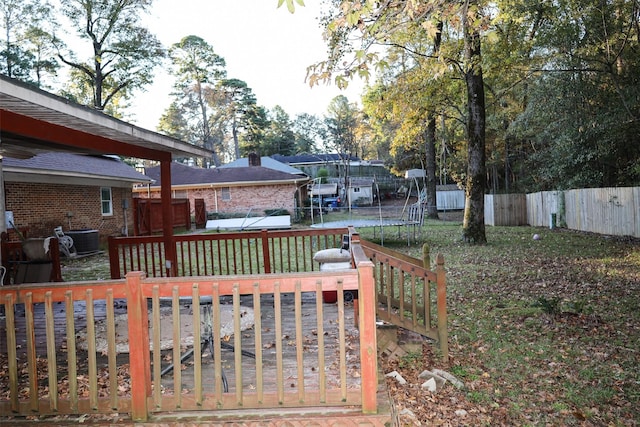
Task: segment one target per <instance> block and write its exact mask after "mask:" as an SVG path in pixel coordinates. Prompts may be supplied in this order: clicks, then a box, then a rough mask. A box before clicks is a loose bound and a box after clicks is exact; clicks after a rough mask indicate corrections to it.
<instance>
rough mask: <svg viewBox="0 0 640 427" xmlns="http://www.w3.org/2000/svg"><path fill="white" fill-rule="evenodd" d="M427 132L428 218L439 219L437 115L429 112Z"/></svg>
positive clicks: (425, 137)
mask: <svg viewBox="0 0 640 427" xmlns="http://www.w3.org/2000/svg"><path fill="white" fill-rule="evenodd" d="M427 120H428V121H427V129H426V132H425V136H424V139H425V151H426V163H427V164H426V168H427V188H426V203H427V206H426V207H427V218H431V219H438V203H437V196H436V194H437V193H436V167H437V166H436V116H435V114H433V113H429V114H428V116H427Z"/></svg>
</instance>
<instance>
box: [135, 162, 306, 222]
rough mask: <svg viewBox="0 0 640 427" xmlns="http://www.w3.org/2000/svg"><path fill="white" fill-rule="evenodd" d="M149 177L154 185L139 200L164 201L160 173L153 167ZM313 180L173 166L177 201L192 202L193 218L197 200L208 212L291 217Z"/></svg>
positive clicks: (247, 169)
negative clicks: (278, 213)
mask: <svg viewBox="0 0 640 427" xmlns="http://www.w3.org/2000/svg"><path fill="white" fill-rule="evenodd" d="M145 175H146V176H148V177H149V178H152V179H153V180H154V182H153V183H152V184H149V185H147V186H137V187H135V188H134V190H133V191H134V196H135V197H144V198H158V197H160V192H159V191H160V185H161V179H160V170H159V168H158V167H152V168H148V169H146V170H145ZM308 181H309V179H308V178H307V177H306V176H301V175H294V174H290V173H287V172H281V171H278V170H275V169H270V168H267V167H262V166H260V165H259V161H258V162H257V164H256V163H254V165H253V166H241V167H230V168H214V169H203V168H196V167H192V166H187V165H184V164H181V163H176V162H173V163H171V192H172V197H173V198H178V199H185V198H186V199H189V203H190V206H191V211H192V214H193V213H194V206H195V199H204V201H205V206H206V210H207V212H216V213H224V214H242V215H246V214H248V213H249V212H251V213H252V214H258V215H263V214H264V213H265V211H268V210H271V209H284V210H286V211H288V212H289V213H290V214H291V215H293V214H294V212H295V210H296V209H297V208H299V207H300V202H299V201H300V200H302V199H301V197H302V195H303V191H304V190H305V189H306V184H307V182H308Z"/></svg>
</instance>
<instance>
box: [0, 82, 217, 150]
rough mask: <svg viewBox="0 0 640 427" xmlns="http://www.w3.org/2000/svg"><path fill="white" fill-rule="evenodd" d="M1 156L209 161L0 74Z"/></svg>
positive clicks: (162, 137) (162, 138) (164, 139)
mask: <svg viewBox="0 0 640 427" xmlns="http://www.w3.org/2000/svg"><path fill="white" fill-rule="evenodd" d="M0 118H1V120H0V132H1V133H0V137H1V138H2V146H0V154H1V155H3V156H7V157H13V158H27V157H30V156H32V155H34V154H37V153H40V152H47V151H72V152H81V153H90V154H120V155H124V156H130V157H137V158H143V159H152V160H164V155H165V153H170V155H171V156H173V157H205V158H208V157H211V153H210V152H209V151H208V150H205V149H203V148H201V147H196V146H194V145H191V144H188V143H186V142H183V141H180V140H178V139H175V138H171V137H168V136H165V135H161V134H159V133H156V132H152V131H150V130H146V129H143V128H140V127H137V126H134V125H132V124H130V123H126V122H124V121H122V120H118V119H116V118H114V117H111V116H109V115H106V114H104V113H102V112H101V111H98V110H96V109H93V108H88V107H85V106H83V105H79V104H76V103H74V102H71V101H69V100H68V99H65V98H62V97H59V96H56V95H53V94H51V93H48V92H45V91H43V90H40V89H38V88H35V87H33V86H31V85H27V84H25V83H23V82H21V81H19V80H16V79H12V78H9V77H6V76H2V75H0Z"/></svg>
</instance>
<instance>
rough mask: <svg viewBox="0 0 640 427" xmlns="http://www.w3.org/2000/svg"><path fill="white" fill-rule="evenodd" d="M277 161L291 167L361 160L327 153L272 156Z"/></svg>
mask: <svg viewBox="0 0 640 427" xmlns="http://www.w3.org/2000/svg"><path fill="white" fill-rule="evenodd" d="M271 157H272V158H274V159H275V160H277V161H279V162H282V163H287V164H289V165H304V164H318V163H339V162H343V161H345V160H349V161H352V162H353V161H358V160H360V159H359V158H357V157H355V156H349V155H346V154H338V153H327V154H298V155H296V156H282V155H280V154H274V155H273V156H271Z"/></svg>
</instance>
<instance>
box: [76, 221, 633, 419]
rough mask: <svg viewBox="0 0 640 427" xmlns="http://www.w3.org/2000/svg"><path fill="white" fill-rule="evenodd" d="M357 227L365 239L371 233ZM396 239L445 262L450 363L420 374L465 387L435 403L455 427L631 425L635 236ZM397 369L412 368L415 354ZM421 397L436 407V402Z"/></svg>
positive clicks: (503, 231) (398, 245)
mask: <svg viewBox="0 0 640 427" xmlns="http://www.w3.org/2000/svg"><path fill="white" fill-rule="evenodd" d="M336 215H337V214H336V213H331V214H330V215H329V216H333V217H331V220H335V219H337V216H336ZM325 220H328V219H327V218H325ZM359 231H360V233H361V235H362V237H363V238H365V239H369V240H372V241H375V239H374V238H373V229H366V228H364V229H361V230H359ZM404 233H405V231H402V234H403V236H401V237H400V238H397V232H396V230H395V228H394V229H393V232H389V233H385V242H384V244H385V246H387V247H391V248H393V249H395V250H398V251H401V252H404V253H407V254H409V255H411V256H414V257H416V258H421V257H422V244H423V243H427V244H428V245H429V247H430V249H431V256H432V258H435V255H436V254H437V253H439V252H440V253H442V254H443V255H444V257H445V268H446V270H447V301H448V311H449V351H450V356H451V357H450V362H449V364H447V365H443V362H441V360H440V359H439V358H438V355H437V349H436V348H435V346H434V347H433V348H432V349H431V351H432V352H433V353H434V354H431V355H430V357H429V358H428V360H427V361H425V362H424V363H425V364H426V365H428V366H423V368H424V369H430V368H442V369H445V370H448V371H449V372H451V373H453V374H454V375H456V376H457V377H459V378H460V379H461V380H463V381H464V382H465V384H466V387H465V389H464V390H462V391H458V390H454V391H451V392H450V393H457V394H455V395H443V396H442V397H440V398H441V399H443V400H442V405H441V406H443V407H445V408H447V411H449V409H451V408H453V407H454V406H455V407H456V408H454V409H457V408H458V407H461V408H476V410H469V411H468V415H467V417H468V418H466V419H465V420H464V424H465V425H480V424H484V425H525V426H526V425H532V426H533V425H611V426H627V425H631V426H633V425H638V423H639V420H640V309H639V307H640V241H639V240H638V239H635V240H634V239H629V238H626V239H625V238H613V237H607V236H599V235H594V234H587V233H577V232H572V231H568V230H562V229H555V230H548V229H544V228H532V227H487V240H488V243H487V244H486V245H481V246H478V245H468V244H465V243H463V242H462V241H461V235H462V233H461V224H460V223H457V222H444V221H428V222H427V224H426V225H425V226H424V227H423V230H422V233H420V236H419V242H417V243H415V244H411V245H410V246H407V240H406V235H404ZM533 234H538V235H540V236H541V239H540V240H533V239H532V236H533ZM378 237H379V236H378ZM393 239H395V241H394V240H393ZM94 273H97V274H98V275H101V276H100V277H102V275H105V274H106V276H105V277H108V266H107V268H106V270H105V269H104V267H100V265H99V262H97V258H95V259H94V258H92V257H89V258H85V259H82V260H77V261H73V262H70V263H65V266H64V268H63V277H65V279H66V280H84V279H92V278H95V275H94ZM90 276H91V277H90ZM403 365H406V367H410V366H416V365H419V363H418V362H417V356H416V355H414V354H411V355H409V356H407V357H406V360H403ZM403 376H404V374H403ZM427 399H429V402H431V403H430V405H432V406H427V409H426V411H427V412H428V411H434V410H435V409H434V407H435V406H433V405H435V404H436V403H437V399H438V397H437V396H435V397H433V396H430V397H428V398H427ZM452 399H453V400H452ZM453 401H455V402H457V403H455V404H452V402H453ZM449 412H453V409H452V410H450V411H449ZM478 414H479V415H478ZM473 417H478V418H477V419H474V418H473Z"/></svg>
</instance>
